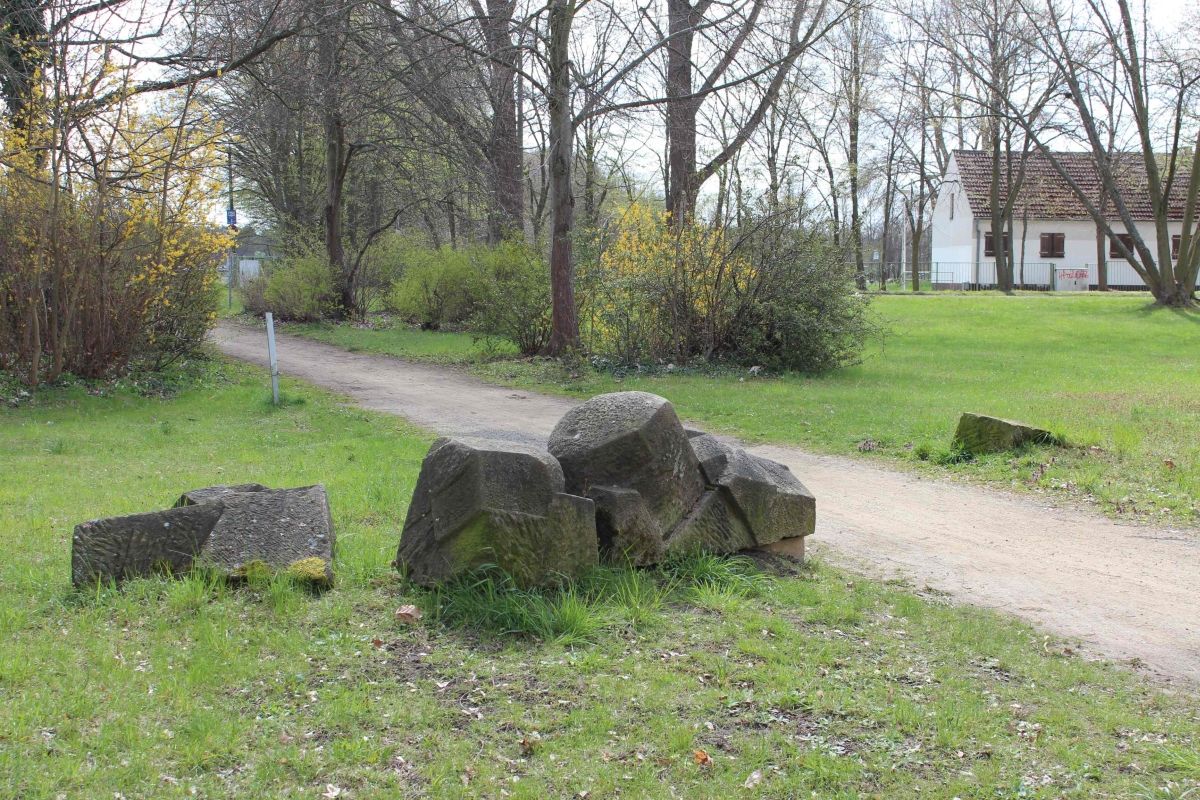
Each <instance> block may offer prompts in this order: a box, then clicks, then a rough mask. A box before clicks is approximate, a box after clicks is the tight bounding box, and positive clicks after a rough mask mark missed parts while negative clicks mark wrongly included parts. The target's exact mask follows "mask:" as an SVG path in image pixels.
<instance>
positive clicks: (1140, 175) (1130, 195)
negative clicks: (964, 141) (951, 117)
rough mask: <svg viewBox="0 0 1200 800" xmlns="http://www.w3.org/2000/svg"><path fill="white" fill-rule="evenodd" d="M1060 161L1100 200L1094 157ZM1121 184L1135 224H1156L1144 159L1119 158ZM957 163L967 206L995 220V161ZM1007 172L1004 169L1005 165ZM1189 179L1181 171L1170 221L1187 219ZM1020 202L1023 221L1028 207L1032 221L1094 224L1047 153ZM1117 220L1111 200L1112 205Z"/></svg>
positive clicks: (1034, 162)
mask: <svg viewBox="0 0 1200 800" xmlns="http://www.w3.org/2000/svg"><path fill="white" fill-rule="evenodd" d="M1052 155H1053V157H1054V159H1055V160H1056V161H1057V162H1058V163H1059V165H1061V166H1062V168H1063V169H1064V170H1065V171H1066V172H1067V174H1069V175H1070V176H1071V178H1072V179H1073V180H1074V181H1075V183H1076V184H1077V185H1078V186H1080V187H1081V188H1082V189H1083V190H1084V192H1085V193H1086V194H1087V195H1088V196H1089V197H1094V198H1096V202H1098V201H1099V200H1100V194H1101V183H1100V175H1099V173H1098V172H1097V170H1096V162H1095V159H1094V158H1093V157H1092V154H1091V153H1053V154H1052ZM1017 158H1019V156H1018V157H1015V158H1014V162H1013V166H1012V172H1013V176H1014V179H1015V177H1016V176H1017V175H1018V174H1019V172H1020V164H1019V161H1018V160H1017ZM1116 159H1117V160H1116V167H1117V170H1118V172H1117V176H1116V177H1117V184H1118V185H1119V186H1120V187H1121V197H1122V198H1123V199H1124V201H1125V204H1126V205H1127V206H1128V208H1129V210H1130V212H1131V213H1132V214H1133V217H1134V219H1140V220H1144V219H1153V218H1154V215H1153V214H1152V213H1151V206H1150V191H1149V187H1148V186H1147V183H1146V165H1145V164H1144V163H1143V162H1142V159H1141V156H1140V155H1138V154H1135V153H1124V154H1120V155H1118V156H1117V157H1116ZM954 160H955V161H956V162H957V164H958V174H959V179H960V181H961V182H962V187H963V191H964V192H965V193H966V195H967V201H968V202H969V203H970V205H971V213H972V214H974V215H975V216H976V217H984V218H986V217H988V216H990V215H991V202H990V197H989V188H990V185H991V179H992V156H991V153H989V152H986V151H983V150H955V151H954ZM1001 169H1002V170H1003V169H1004V167H1003V165H1001ZM1005 183H1006V181H1003V180H1002V181H1001V186H1000V201H1001V203H1003V202H1005V200H1006V199H1007V195H1008V192H1007V187H1006V186H1005V185H1004V184H1005ZM1187 187H1188V175H1187V172H1186V171H1184V170H1180V171H1178V172H1177V177H1176V178H1175V184H1174V186H1172V188H1171V205H1170V210H1169V215H1170V216H1169V218H1170V219H1173V220H1179V219H1183V209H1184V202H1185V200H1186V196H1187ZM1019 191H1020V192H1021V196H1020V197H1018V199H1017V202H1016V205H1015V207H1014V209H1013V213H1014V214H1015V215H1017V216H1021V215H1023V214H1024V213H1025V209H1026V208H1028V212H1029V216H1030V218H1031V219H1090V217H1089V216H1088V213H1087V211H1086V210H1084V207H1083V204H1082V203H1081V202H1080V201H1079V198H1078V197H1077V196H1076V194H1075V192H1074V191H1073V190H1072V189H1071V186H1070V184H1068V183H1067V181H1066V180H1064V179H1063V177H1062V175H1060V174H1059V173H1058V170H1056V169H1055V168H1054V165H1053V164H1052V163H1051V161H1050V159H1049V158H1048V157H1047V156H1046V155H1045V154H1043V153H1040V152H1037V153H1031V154H1030V155H1029V156H1027V157H1026V162H1025V181H1024V184H1023V185H1022V186H1021V187H1020V188H1019ZM1108 209H1109V210H1110V214H1111V216H1112V218H1114V219H1115V218H1116V212H1115V211H1112V210H1111V209H1112V204H1111V201H1110V203H1109V205H1108Z"/></svg>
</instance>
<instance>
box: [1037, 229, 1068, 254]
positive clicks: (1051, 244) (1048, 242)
mask: <svg viewBox="0 0 1200 800" xmlns="http://www.w3.org/2000/svg"><path fill="white" fill-rule="evenodd" d="M1066 246H1067V236H1066V234H1065V233H1043V234H1042V249H1041V256H1042V258H1062V257H1063V256H1064V255H1065V254H1066V253H1065V251H1066Z"/></svg>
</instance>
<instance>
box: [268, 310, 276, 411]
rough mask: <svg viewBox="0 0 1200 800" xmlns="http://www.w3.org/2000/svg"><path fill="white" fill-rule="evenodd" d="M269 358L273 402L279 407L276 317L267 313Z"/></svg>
mask: <svg viewBox="0 0 1200 800" xmlns="http://www.w3.org/2000/svg"><path fill="white" fill-rule="evenodd" d="M267 358H268V359H269V360H270V362H271V402H272V403H273V404H274V405H279V360H278V359H277V358H276V357H275V317H274V316H273V315H272V314H271V312H270V311H268V312H267Z"/></svg>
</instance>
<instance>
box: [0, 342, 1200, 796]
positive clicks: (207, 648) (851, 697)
mask: <svg viewBox="0 0 1200 800" xmlns="http://www.w3.org/2000/svg"><path fill="white" fill-rule="evenodd" d="M284 388H285V399H286V400H287V402H286V403H285V405H283V406H282V407H281V408H278V409H275V408H272V407H271V406H270V405H269V404H268V403H267V402H266V398H267V395H268V392H267V389H266V381H265V376H264V375H262V374H261V373H256V372H252V371H250V370H249V369H248V368H243V367H235V366H228V365H218V366H215V367H211V366H210V367H204V368H201V369H200V370H198V372H197V374H196V376H195V377H194V378H193V379H192V381H190V382H188V381H180V382H174V383H172V382H166V383H164V382H162V381H158V380H155V381H144V380H142V381H136V382H128V381H127V382H125V383H124V384H122V385H118V386H109V387H98V386H75V387H67V388H63V389H55V390H47V391H45V392H43V393H41V394H39V395H38V396H37V397H35V398H33V399H32V400H28V399H26V400H22V401H21V402H20V403H19V404H17V405H16V406H15V407H11V406H8V405H4V404H0V453H2V454H3V456H2V458H3V461H2V464H3V475H4V480H3V481H0V537H2V543H3V550H4V555H5V557H4V558H3V559H2V560H0V586H2V587H3V589H4V591H3V592H2V593H0V797H5V798H8V797H12V798H23V799H25V798H55V797H87V798H92V797H96V798H99V797H109V798H111V797H124V798H146V797H155V798H159V797H164V798H172V797H181V798H182V797H193V796H195V797H208V798H221V797H303V798H319V797H335V796H336V797H343V798H368V797H381V798H382V797H388V798H393V797H405V798H416V797H437V798H459V797H484V798H496V797H503V796H508V797H514V798H538V799H539V800H541V799H542V798H551V797H554V798H557V797H591V798H607V797H617V796H624V797H692V798H701V797H713V798H716V797H731V796H755V797H776V798H795V797H820V798H855V797H873V798H889V799H891V798H910V797H912V798H915V797H933V798H951V797H961V798H989V799H990V800H995V798H1014V799H1015V798H1061V797H1069V798H1160V799H1162V800H1167V799H1168V798H1183V797H1188V796H1193V797H1194V796H1195V795H1196V794H1197V793H1200V756H1198V755H1197V753H1198V752H1200V700H1198V699H1197V697H1196V694H1195V693H1194V691H1192V689H1191V688H1190V687H1176V688H1174V689H1172V688H1170V687H1163V686H1160V685H1155V684H1152V683H1148V682H1146V681H1145V680H1143V679H1142V678H1140V677H1138V676H1137V675H1135V674H1133V673H1132V672H1129V671H1127V670H1125V669H1123V668H1119V667H1114V666H1109V665H1103V664H1095V663H1089V662H1085V661H1083V660H1081V659H1080V658H1078V657H1077V656H1075V655H1073V654H1071V651H1070V648H1069V646H1067V645H1064V644H1062V643H1059V642H1055V641H1053V640H1046V639H1044V638H1043V637H1042V636H1040V635H1039V634H1037V633H1036V632H1034V631H1032V630H1030V629H1029V628H1027V627H1025V626H1022V625H1020V624H1017V623H1015V622H1012V621H1009V620H1006V619H1003V618H1000V617H998V616H996V615H993V614H990V613H987V612H983V611H979V610H974V609H968V608H959V607H954V606H950V605H947V604H946V603H944V602H943V601H942V600H941V599H940V598H938V597H936V596H932V595H929V594H928V593H920V592H914V591H913V590H910V589H908V588H905V587H902V586H897V585H884V584H879V583H874V582H871V581H866V580H862V579H858V578H855V577H851V576H848V575H845V574H843V573H840V572H837V571H834V570H832V569H828V568H825V567H822V566H820V565H817V566H814V567H809V568H804V569H796V568H794V567H789V566H788V565H786V564H784V565H782V569H765V568H760V567H758V566H756V565H754V564H750V563H746V562H742V561H737V560H727V559H712V558H710V559H695V560H693V561H691V562H686V563H682V564H678V565H675V566H673V567H672V568H670V569H662V570H657V571H627V570H617V569H605V570H598V571H597V572H596V573H595V574H594V575H592V576H589V577H588V578H587V579H585V580H583V581H581V582H580V583H579V584H577V585H576V586H573V587H571V588H569V589H567V590H564V591H561V592H548V593H541V594H525V593H517V592H513V591H511V590H505V589H504V588H503V587H502V586H498V585H497V583H496V582H495V581H489V580H485V581H481V582H480V583H479V584H478V585H462V586H458V587H453V588H451V589H449V590H446V591H444V592H441V593H438V594H433V593H429V592H423V591H418V590H415V589H413V588H412V587H409V586H406V585H405V584H403V583H402V582H401V581H400V579H399V578H398V577H397V575H396V574H395V572H394V571H393V570H392V569H391V568H390V566H389V562H390V560H391V558H392V557H393V555H394V553H395V547H396V543H397V538H398V535H399V529H400V526H401V524H402V521H403V518H404V513H405V509H406V503H407V501H408V498H409V496H410V493H411V491H412V488H413V482H414V479H415V476H416V473H417V470H418V467H419V463H420V459H421V457H422V455H423V454H424V451H425V448H426V447H427V445H428V442H429V437H427V436H426V435H424V434H422V433H419V432H416V431H414V430H412V429H410V428H408V427H406V426H405V425H404V424H403V423H402V422H401V421H399V420H397V419H396V418H393V417H383V416H377V415H374V414H368V413H365V412H361V411H358V410H353V409H350V408H347V407H344V406H343V405H341V404H340V403H339V402H337V400H336V399H335V398H333V397H331V396H330V395H327V394H324V393H321V392H318V391H315V390H311V389H306V388H304V387H301V386H297V385H295V384H292V383H289V382H286V381H285V385H284ZM161 395H169V396H161ZM250 480H254V481H262V482H265V483H267V484H272V485H281V486H286V485H299V484H305V483H311V482H315V481H321V482H324V483H325V484H326V485H327V486H328V489H329V492H330V498H331V504H332V507H333V513H334V519H335V524H336V527H337V531H338V552H337V557H336V570H337V584H336V586H335V587H334V588H333V589H332V590H330V591H327V592H325V593H322V594H310V593H309V592H308V591H306V590H304V589H303V588H301V587H298V586H296V585H293V584H292V583H290V582H288V581H286V580H283V579H274V580H261V579H260V580H259V581H257V582H255V583H252V584H250V585H244V586H228V585H225V584H222V583H219V582H214V581H212V580H209V579H206V578H205V577H204V576H203V575H193V576H186V577H184V578H181V579H165V578H163V579H149V580H138V581H131V582H128V583H126V584H125V585H124V586H123V587H121V588H120V589H117V590H114V589H98V590H90V591H84V592H75V591H73V590H72V589H71V587H70V585H69V580H68V576H69V549H70V535H71V529H72V526H73V525H74V524H75V523H76V522H79V521H81V520H84V519H87V518H92V517H97V516H102V515H108V514H118V513H124V512H132V511H138V510H144V509H150V508H159V507H163V506H166V505H168V504H170V503H171V501H172V500H173V499H174V498H175V497H176V496H177V495H178V494H179V493H180V492H181V491H183V490H185V489H189V488H193V487H198V486H203V485H208V484H213V483H220V482H237V481H250ZM779 566H780V565H775V567H779ZM403 603H416V604H418V605H420V606H421V607H422V608H423V609H424V610H425V616H424V619H423V620H422V621H421V622H420V623H419V624H417V625H415V626H405V625H403V624H401V623H399V622H397V621H396V619H395V617H394V615H393V612H394V611H395V609H396V608H397V607H398V606H399V605H400V604H403ZM747 787H749V788H747Z"/></svg>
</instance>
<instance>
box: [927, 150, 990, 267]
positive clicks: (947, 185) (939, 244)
mask: <svg viewBox="0 0 1200 800" xmlns="http://www.w3.org/2000/svg"><path fill="white" fill-rule="evenodd" d="M975 230H976V226H975V219H974V217H972V216H971V207H970V205H969V204H968V203H967V196H966V194H965V193H964V192H963V188H962V184H961V182H960V181H959V178H958V162H957V161H956V160H955V158H954V156H950V163H949V164H948V165H947V166H946V175H945V176H944V177H943V179H942V185H941V186H940V187H939V188H938V194H937V199H936V200H935V201H934V206H933V217H932V218H931V220H930V235H931V237H932V238H931V241H930V244H931V245H932V247H931V254H932V260H933V263H934V264H935V265H936V266H934V267H933V272H934V273H935V274H934V275H933V280H934V282H936V283H968V282H970V281H972V280H973V277H972V276H973V273H974V264H975ZM981 252H982V250H981Z"/></svg>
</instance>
